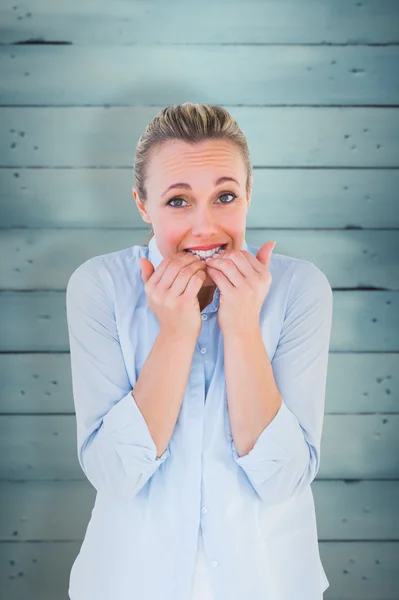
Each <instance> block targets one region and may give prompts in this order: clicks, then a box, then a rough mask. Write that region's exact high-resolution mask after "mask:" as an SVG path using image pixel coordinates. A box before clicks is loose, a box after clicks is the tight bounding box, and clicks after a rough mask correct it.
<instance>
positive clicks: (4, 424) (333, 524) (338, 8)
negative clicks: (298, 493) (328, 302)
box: [0, 0, 399, 600]
mask: <svg viewBox="0 0 399 600" xmlns="http://www.w3.org/2000/svg"><path fill="white" fill-rule="evenodd" d="M398 23H399V3H398V2H396V1H394V0H392V1H390V0H362V1H356V0H318V1H314V0H247V1H245V0H229V2H221V1H219V2H218V1H216V0H215V1H214V2H212V4H211V3H210V2H208V1H207V0H205V1H202V2H201V3H198V4H197V5H196V4H193V3H190V2H183V1H180V2H174V1H172V2H162V0H148V1H136V0H130V1H127V0H114V1H113V2H108V1H105V0H97V1H94V0H79V2H77V1H74V0H72V1H70V2H67V1H66V0H64V1H59V2H54V1H53V0H24V1H23V2H22V1H20V0H2V2H1V5H0V43H1V46H0V74H1V77H0V181H1V186H0V200H1V208H0V211H1V212H0V216H1V228H2V230H1V239H0V244H1V246H0V255H1V266H0V314H1V317H2V318H1V324H0V390H1V391H0V401H1V404H0V411H1V414H0V429H1V437H0V465H1V481H0V501H1V515H2V517H1V524H0V589H1V590H2V593H3V596H2V597H3V598H4V599H5V600H25V599H26V598H29V599H30V600H39V599H40V600H50V599H51V600H64V599H67V588H68V578H69V572H70V568H71V565H72V562H73V560H74V559H75V557H76V555H77V553H78V551H79V548H80V544H81V541H82V539H83V536H84V533H85V528H86V526H87V523H88V520H89V518H90V512H91V508H92V506H93V502H94V489H93V488H92V487H91V485H90V484H89V483H88V482H87V480H85V478H84V475H83V473H82V471H81V470H80V468H79V465H78V461H77V455H76V436H75V416H74V406H73V398H72V389H71V379H70V363H69V353H68V351H69V347H68V338H67V327H66V318H65V288H66V282H67V280H68V277H69V276H70V274H71V273H72V271H73V270H74V269H75V268H76V267H77V266H78V265H79V264H80V263H82V262H83V261H85V260H86V259H87V258H89V257H91V256H94V255H97V254H102V253H105V252H111V251H114V250H118V249H122V248H125V247H127V246H131V245H134V244H143V243H145V242H146V241H147V240H148V228H147V225H146V224H145V223H144V222H143V221H142V220H141V217H140V215H139V213H138V211H137V209H136V206H135V204H134V201H133V198H132V195H131V187H132V183H133V177H132V175H133V174H132V160H133V155H134V150H135V147H136V144H137V141H138V138H139V136H140V134H141V132H142V131H143V129H144V127H145V125H146V124H147V123H148V121H149V120H151V118H152V117H153V116H154V115H155V114H156V113H157V112H158V111H159V110H160V109H161V108H162V107H164V106H166V105H168V104H172V103H182V102H185V101H188V100H189V101H194V102H209V103H215V104H220V105H222V106H224V107H226V108H227V109H228V110H229V111H230V112H231V114H232V115H233V116H234V117H235V118H236V119H237V121H238V123H239V125H240V126H241V128H242V129H243V131H244V133H245V134H246V136H247V139H248V144H249V147H250V151H251V156H252V161H253V165H254V192H253V198H252V203H251V208H250V210H249V213H248V220H247V227H248V229H247V241H248V242H249V243H250V244H255V245H259V246H260V245H262V244H263V243H264V242H265V241H267V240H269V239H274V240H277V247H276V251H277V252H279V253H281V254H288V255H292V256H296V257H300V258H304V259H307V260H310V261H312V262H314V263H315V264H316V265H318V266H319V267H320V268H321V269H322V270H323V271H324V272H325V273H326V275H327V277H328V279H329V281H330V283H331V286H332V288H333V296H334V316H333V328H332V335H331V347H330V362H329V374H328V381H327V397H326V415H325V422H324V423H325V425H324V430H323V442H322V464H321V468H320V472H319V474H318V476H317V478H316V480H315V481H314V483H313V484H312V488H313V491H314V496H315V503H316V510H317V519H318V531H319V540H320V552H321V555H322V560H323V564H324V566H325V569H326V573H327V576H328V578H329V580H330V587H329V588H328V590H327V591H326V593H325V595H324V597H325V598H326V600H395V599H396V600H398V598H399V575H398V568H397V567H398V564H399V563H398V558H399V519H398V518H397V517H398V514H397V507H398V506H399V460H398V456H399V452H398V450H399V438H398V433H397V432H398V428H399V410H398V386H399V382H398V375H397V374H398V371H399V336H398V332H399V297H398V292H399V269H398V263H399V236H398V228H399V203H398V189H399V171H398V166H399V111H398V104H399V78H398V71H397V66H398V58H399V47H398V42H399V28H398ZM395 65H396V70H395ZM273 600H277V599H273Z"/></svg>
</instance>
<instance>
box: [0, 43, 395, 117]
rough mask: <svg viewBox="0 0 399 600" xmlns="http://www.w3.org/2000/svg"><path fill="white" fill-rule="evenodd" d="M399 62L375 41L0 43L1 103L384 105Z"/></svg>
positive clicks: (391, 48) (391, 97) (392, 50)
mask: <svg viewBox="0 0 399 600" xmlns="http://www.w3.org/2000/svg"><path fill="white" fill-rule="evenodd" d="M398 62H399V48H398V47H397V46H374V45H373V46H363V45H362V46H306V47H301V46H299V47H296V46H292V45H287V46H283V45H275V46H252V45H245V46H244V45H232V46H230V47H229V50H228V52H226V48H225V47H224V46H222V45H216V46H215V45H201V46H185V47H184V52H182V50H181V48H179V47H178V46H169V45H167V46H159V45H153V46H150V45H146V46H144V45H142V46H124V47H121V46H97V47H94V46H84V47H82V46H62V45H61V46H58V45H55V46H53V45H50V46H48V45H34V46H13V47H12V48H10V47H8V46H0V71H1V72H2V73H3V77H2V79H1V80H0V104H2V105H11V104H12V105H20V106H23V105H28V104H29V105H39V106H55V105H57V106H81V105H97V106H101V105H104V104H112V105H113V106H140V105H141V106H142V105H146V106H149V105H158V104H161V105H168V104H175V103H181V102H185V101H186V100H187V98H188V97H191V98H192V97H195V101H196V102H203V103H207V102H210V101H212V102H213V103H215V104H229V105H237V104H245V105H247V106H250V105H259V104H277V105H316V106H322V105H338V104H339V105H343V106H345V105H347V106H364V105H380V106H391V105H394V104H398V102H399V78H397V77H392V73H393V72H394V71H395V69H396V68H397V65H398ZM93 65H101V68H93ZM66 81H67V82H68V84H67V85H65V82H66ZM238 81H239V82H240V84H239V85H237V82H238ZM31 82H34V85H32V83H31Z"/></svg>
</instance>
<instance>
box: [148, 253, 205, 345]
mask: <svg viewBox="0 0 399 600" xmlns="http://www.w3.org/2000/svg"><path fill="white" fill-rule="evenodd" d="M139 260H140V267H141V278H142V280H143V282H144V289H145V293H146V297H147V303H148V305H149V307H150V308H151V310H152V312H153V313H154V314H155V316H156V317H157V319H158V322H159V325H160V328H162V329H168V330H170V331H173V332H176V331H181V332H183V333H185V332H187V331H189V332H190V331H191V332H194V333H196V334H197V335H199V333H200V331H201V326H202V322H201V311H200V305H199V301H198V297H197V294H198V292H199V291H200V289H201V287H202V284H203V282H204V281H205V279H206V264H205V263H204V262H202V261H201V259H200V258H199V256H196V255H195V254H191V253H190V252H184V251H182V252H180V253H179V255H178V256H177V257H176V258H174V259H173V260H171V259H169V258H164V259H163V260H162V262H161V263H160V264H159V265H158V267H157V268H156V269H155V270H154V266H153V264H152V263H151V262H150V261H149V260H148V259H147V258H140V259H139Z"/></svg>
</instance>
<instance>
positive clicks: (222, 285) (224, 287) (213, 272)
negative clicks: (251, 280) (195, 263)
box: [207, 265, 235, 296]
mask: <svg viewBox="0 0 399 600" xmlns="http://www.w3.org/2000/svg"><path fill="white" fill-rule="evenodd" d="M207 272H208V275H209V277H210V278H211V279H213V281H214V282H215V283H216V285H217V287H218V288H219V289H220V291H221V293H222V294H224V295H225V296H227V294H229V293H230V292H231V291H232V290H234V289H235V286H234V285H233V284H232V283H231V281H230V280H229V278H228V277H227V276H226V275H225V274H224V273H223V271H220V270H219V269H216V268H214V267H211V266H210V265H209V267H208V268H207Z"/></svg>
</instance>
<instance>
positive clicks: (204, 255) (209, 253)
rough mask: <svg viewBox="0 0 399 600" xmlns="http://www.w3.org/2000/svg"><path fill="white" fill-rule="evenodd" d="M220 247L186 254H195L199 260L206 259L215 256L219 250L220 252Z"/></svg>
mask: <svg viewBox="0 0 399 600" xmlns="http://www.w3.org/2000/svg"><path fill="white" fill-rule="evenodd" d="M221 248H222V246H219V247H218V248H213V249H212V250H187V252H191V253H192V254H197V255H198V256H200V257H201V258H207V257H208V256H213V255H214V254H217V253H218V252H219V250H221Z"/></svg>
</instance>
